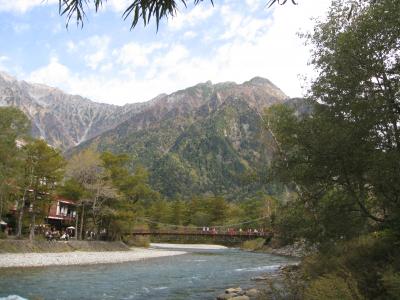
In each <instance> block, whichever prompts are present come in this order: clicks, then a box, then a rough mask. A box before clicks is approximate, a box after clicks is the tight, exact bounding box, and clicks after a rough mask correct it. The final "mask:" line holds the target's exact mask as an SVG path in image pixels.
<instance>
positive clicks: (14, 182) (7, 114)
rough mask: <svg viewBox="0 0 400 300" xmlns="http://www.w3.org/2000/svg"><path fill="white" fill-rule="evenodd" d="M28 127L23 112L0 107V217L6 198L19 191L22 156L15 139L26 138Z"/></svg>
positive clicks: (27, 121)
mask: <svg viewBox="0 0 400 300" xmlns="http://www.w3.org/2000/svg"><path fill="white" fill-rule="evenodd" d="M29 129H30V122H29V120H28V118H27V117H26V115H25V114H24V113H23V112H21V111H20V110H18V109H16V108H12V107H0V219H1V216H2V213H3V209H4V208H5V209H6V208H7V206H6V205H7V203H8V201H7V200H9V199H10V198H11V196H12V195H15V194H18V192H19V188H18V180H19V178H18V176H19V175H20V173H21V172H22V158H21V151H20V150H19V149H18V147H17V141H18V140H19V141H22V140H24V139H26V137H27V136H28V132H29ZM14 200H15V199H14Z"/></svg>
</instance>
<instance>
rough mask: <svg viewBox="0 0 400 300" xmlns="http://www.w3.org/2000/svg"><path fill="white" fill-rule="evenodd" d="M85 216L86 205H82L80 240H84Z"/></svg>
mask: <svg viewBox="0 0 400 300" xmlns="http://www.w3.org/2000/svg"><path fill="white" fill-rule="evenodd" d="M84 214H85V205H84V204H83V203H82V214H81V228H80V231H79V239H80V240H83V218H84Z"/></svg>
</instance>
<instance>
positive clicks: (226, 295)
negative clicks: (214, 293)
mask: <svg viewBox="0 0 400 300" xmlns="http://www.w3.org/2000/svg"><path fill="white" fill-rule="evenodd" d="M236 296H237V294H229V293H224V294H221V295H219V296H218V297H217V300H229V299H232V298H233V297H236Z"/></svg>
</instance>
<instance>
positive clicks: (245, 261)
mask: <svg viewBox="0 0 400 300" xmlns="http://www.w3.org/2000/svg"><path fill="white" fill-rule="evenodd" d="M187 251H188V253H187V254H184V255H179V256H172V257H164V258H154V259H149V260H143V261H136V262H130V263H122V264H104V265H89V266H63V267H46V268H29V269H6V270H2V271H1V272H0V299H1V297H6V296H8V295H18V296H20V297H23V298H26V299H31V300H35V299H139V300H142V299H143V300H144V299H146V300H147V299H151V300H152V299H155V300H161V299H162V300H164V299H171V300H179V299H182V300H183V299H185V300H186V299H199V300H200V299H201V300H204V299H215V297H216V296H217V295H218V294H220V293H221V292H223V290H224V289H225V288H227V287H231V286H241V287H246V286H249V285H251V284H252V282H251V281H250V278H251V277H254V276H259V275H261V274H264V273H267V272H273V271H274V270H276V269H277V268H278V267H279V266H281V265H284V264H287V263H290V262H292V261H293V260H290V259H289V258H285V257H280V256H275V255H269V254H262V253H252V252H245V251H240V250H236V249H223V250H187Z"/></svg>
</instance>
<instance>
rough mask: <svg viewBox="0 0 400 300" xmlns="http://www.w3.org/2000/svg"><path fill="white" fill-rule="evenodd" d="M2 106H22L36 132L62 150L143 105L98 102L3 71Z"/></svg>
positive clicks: (0, 85) (102, 130) (34, 132)
mask: <svg viewBox="0 0 400 300" xmlns="http://www.w3.org/2000/svg"><path fill="white" fill-rule="evenodd" d="M0 105H2V106H15V107H18V108H19V109H21V110H22V111H23V112H24V113H25V114H26V115H27V116H28V117H29V118H30V120H31V121H32V133H33V135H34V136H35V137H41V138H43V139H45V140H46V141H47V142H48V143H49V144H51V145H53V146H55V147H58V148H60V149H62V150H66V149H69V148H71V147H74V146H76V145H78V144H79V143H81V142H82V141H85V140H87V139H89V138H91V137H94V136H96V135H98V134H100V133H102V132H104V131H107V130H109V129H110V128H113V127H115V126H116V125H117V124H119V123H120V122H122V121H123V120H125V119H127V118H128V117H127V116H128V115H129V113H130V111H134V110H135V109H138V107H140V106H141V105H127V106H124V107H119V106H116V105H108V104H101V103H96V102H93V101H90V100H89V99H85V98H82V97H80V96H75V95H68V94H66V93H63V92H62V91H60V90H59V89H56V88H51V87H48V86H45V85H41V84H30V83H27V82H25V81H17V80H16V79H15V78H13V77H11V76H9V75H7V74H5V73H2V72H0Z"/></svg>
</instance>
